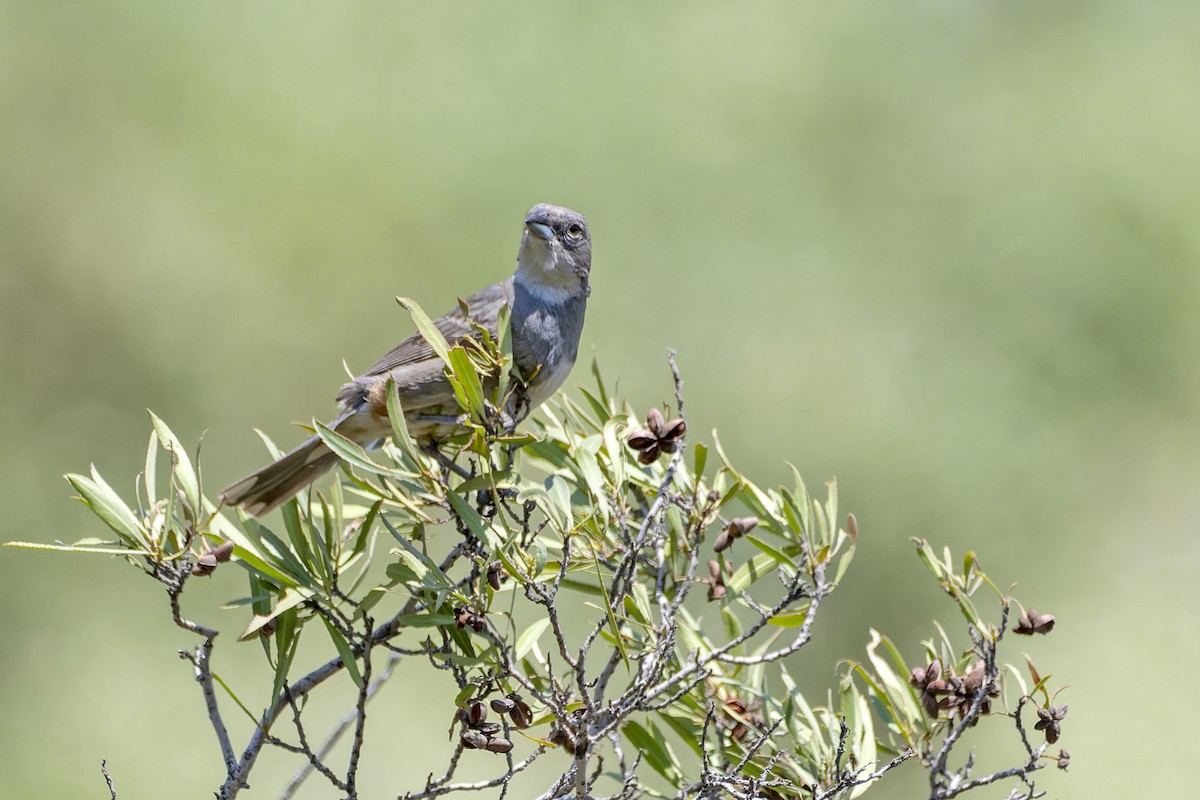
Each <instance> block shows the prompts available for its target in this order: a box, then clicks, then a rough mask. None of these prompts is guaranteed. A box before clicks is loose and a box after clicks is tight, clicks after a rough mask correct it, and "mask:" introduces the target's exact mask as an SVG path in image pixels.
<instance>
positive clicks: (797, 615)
mask: <svg viewBox="0 0 1200 800" xmlns="http://www.w3.org/2000/svg"><path fill="white" fill-rule="evenodd" d="M807 619H808V606H807V605H805V606H804V607H803V608H798V609H796V610H794V611H783V612H781V613H779V614H776V615H775V616H773V617H771V618H770V619H768V620H767V622H768V623H770V624H771V625H776V626H778V627H780V628H799V627H800V626H801V625H803V624H804V621H805V620H807Z"/></svg>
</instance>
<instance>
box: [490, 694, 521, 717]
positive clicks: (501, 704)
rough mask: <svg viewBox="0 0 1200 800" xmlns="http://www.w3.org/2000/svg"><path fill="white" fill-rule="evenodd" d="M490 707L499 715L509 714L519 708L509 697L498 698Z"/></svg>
mask: <svg viewBox="0 0 1200 800" xmlns="http://www.w3.org/2000/svg"><path fill="white" fill-rule="evenodd" d="M489 705H491V707H492V711H495V712H496V713H497V714H507V713H508V712H510V711H512V710H513V709H514V708H516V707H517V704H516V703H515V702H514V701H513V700H511V699H510V698H507V697H497V698H495V699H494V700H492V702H491V703H490V704H489Z"/></svg>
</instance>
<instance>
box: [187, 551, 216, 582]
mask: <svg viewBox="0 0 1200 800" xmlns="http://www.w3.org/2000/svg"><path fill="white" fill-rule="evenodd" d="M216 568H217V557H216V556H215V555H213V554H212V552H211V551H210V552H208V553H205V554H204V555H202V556H200V557H199V558H197V559H196V563H195V564H192V574H193V575H196V576H200V575H211V574H212V573H213V570H215V569H216Z"/></svg>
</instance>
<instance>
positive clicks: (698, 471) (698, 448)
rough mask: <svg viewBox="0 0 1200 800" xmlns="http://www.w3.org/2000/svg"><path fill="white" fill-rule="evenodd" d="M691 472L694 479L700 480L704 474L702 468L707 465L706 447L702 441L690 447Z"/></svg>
mask: <svg viewBox="0 0 1200 800" xmlns="http://www.w3.org/2000/svg"><path fill="white" fill-rule="evenodd" d="M692 454H693V457H692V473H693V474H694V475H695V476H696V480H700V478H701V476H703V475H704V468H705V467H706V466H708V447H706V446H705V445H704V443H703V442H696V445H695V447H693V448H692Z"/></svg>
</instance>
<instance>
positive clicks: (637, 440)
mask: <svg viewBox="0 0 1200 800" xmlns="http://www.w3.org/2000/svg"><path fill="white" fill-rule="evenodd" d="M625 441H626V442H628V443H629V446H630V447H632V448H633V449H634V450H645V449H646V448H648V447H651V446H653V445H654V444H657V443H658V437H657V436H655V435H654V434H652V433H651V432H650V431H648V430H644V429H641V428H639V429H638V430H635V431H634V432H633V433H631V434H629V438H627V439H626V440H625Z"/></svg>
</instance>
